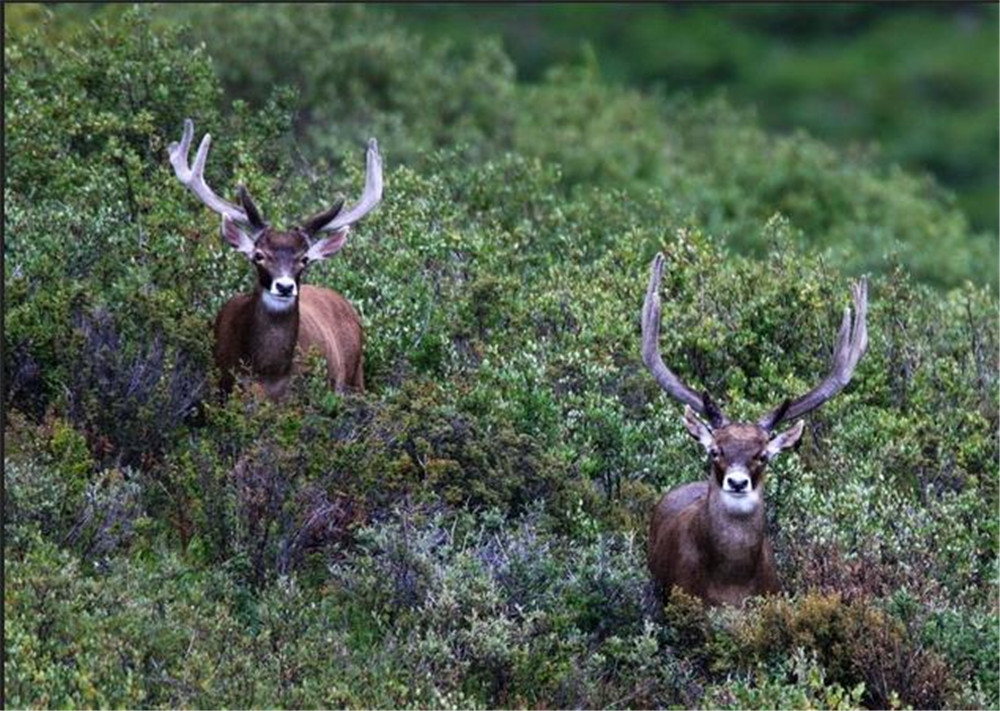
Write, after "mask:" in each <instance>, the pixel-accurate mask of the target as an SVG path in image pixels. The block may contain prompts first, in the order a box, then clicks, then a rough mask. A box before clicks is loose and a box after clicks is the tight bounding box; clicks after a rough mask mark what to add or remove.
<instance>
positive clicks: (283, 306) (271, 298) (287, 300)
mask: <svg viewBox="0 0 1000 711" xmlns="http://www.w3.org/2000/svg"><path fill="white" fill-rule="evenodd" d="M261 298H262V299H263V300H264V308H266V309H267V310H268V311H288V309H290V308H292V307H293V306H295V297H294V296H278V295H277V294H275V293H273V292H272V291H265V292H264V293H263V294H261Z"/></svg>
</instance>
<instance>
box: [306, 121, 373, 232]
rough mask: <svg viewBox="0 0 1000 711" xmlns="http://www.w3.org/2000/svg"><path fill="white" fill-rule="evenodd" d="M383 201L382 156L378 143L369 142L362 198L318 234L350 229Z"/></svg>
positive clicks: (320, 229) (324, 226) (323, 227)
mask: <svg viewBox="0 0 1000 711" xmlns="http://www.w3.org/2000/svg"><path fill="white" fill-rule="evenodd" d="M380 200H382V155H381V154H380V153H379V152H378V141H376V140H375V139H374V138H371V139H369V140H368V152H367V156H366V160H365V190H364V192H363V193H362V194H361V198H360V199H359V200H358V201H357V202H356V203H355V204H353V205H351V208H350V209H349V210H347V211H346V212H341V213H340V214H338V215H337V216H336V217H335V218H333V219H332V220H331V221H330V222H328V223H327V224H325V225H323V226H322V227H320V228H318V229H317V230H316V231H317V232H333V231H335V230H339V229H342V228H344V227H350V226H351V225H353V224H354V223H355V222H357V221H358V220H360V219H361V218H362V217H364V216H365V215H367V214H368V213H369V212H371V211H372V209H373V208H374V207H375V206H376V205H378V204H379V201H380Z"/></svg>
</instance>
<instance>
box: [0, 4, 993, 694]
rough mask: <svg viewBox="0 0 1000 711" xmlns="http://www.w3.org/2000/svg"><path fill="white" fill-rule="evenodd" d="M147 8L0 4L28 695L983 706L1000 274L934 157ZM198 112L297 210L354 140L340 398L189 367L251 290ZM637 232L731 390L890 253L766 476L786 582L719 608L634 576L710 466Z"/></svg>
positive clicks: (19, 606) (16, 587) (783, 380)
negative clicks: (363, 206) (111, 12)
mask: <svg viewBox="0 0 1000 711" xmlns="http://www.w3.org/2000/svg"><path fill="white" fill-rule="evenodd" d="M60 12H62V11H56V16H57V18H58V16H59V13H60ZM171 12H175V10H169V11H168V9H167V8H159V9H155V10H150V9H149V8H145V7H140V8H138V9H129V10H128V11H127V12H124V13H122V14H121V16H120V17H114V18H112V19H107V20H102V21H99V22H95V23H92V24H73V23H59V22H53V23H51V24H48V25H39V26H37V27H34V26H33V23H22V24H19V25H16V26H15V25H14V24H12V25H10V26H6V27H5V59H6V70H5V71H6V76H5V81H6V96H5V103H4V112H5V120H6V124H5V147H6V151H5V161H6V164H5V169H6V170H5V174H6V182H5V185H4V202H5V225H4V228H5V229H4V232H5V244H4V256H5V260H4V286H5V307H4V310H5V314H4V316H5V330H4V356H3V377H4V382H5V383H6V388H5V391H4V411H5V416H6V417H5V431H4V434H5V444H6V447H5V462H4V465H5V466H4V484H5V498H4V515H5V526H6V528H5V546H6V548H5V551H4V553H5V566H6V567H5V572H6V585H5V599H4V605H5V615H6V619H5V626H6V629H5V633H6V634H5V638H6V649H5V651H6V657H5V684H6V687H5V692H6V702H7V704H8V705H9V706H10V707H26V706H31V707H56V706H60V707H64V706H100V707H109V706H114V707H164V708H174V707H185V708H217V707H296V708H301V707H369V708H370V707H400V706H405V707H461V708H483V707H496V706H503V707H529V706H530V707H542V706H545V707H590V708H598V707H601V708H603V707H636V708H639V707H664V706H685V707H711V708H771V707H795V708H820V707H822V708H854V707H869V708H885V707H902V706H907V705H909V706H912V707H915V708H939V707H996V706H997V705H998V704H1000V680H998V669H997V665H996V659H997V656H998V653H1000V639H998V630H997V624H998V615H997V595H998V576H997V553H998V538H997V537H998V519H997V515H996V511H997V505H998V502H1000V497H998V486H997V484H998V481H997V470H996V463H997V456H998V442H997V430H998V425H1000V418H998V406H997V397H996V393H997V365H998V364H997V351H998V332H997V331H998V323H997V317H996V316H997V307H998V304H997V298H996V295H995V291H994V288H995V286H996V284H997V274H996V271H995V270H991V269H984V268H983V267H982V264H983V260H985V259H987V258H991V257H989V255H988V254H986V253H985V251H984V249H983V247H982V245H983V241H982V240H978V239H976V238H975V237H974V236H973V235H972V234H971V233H970V230H969V228H968V224H967V222H966V220H965V218H964V216H963V215H962V214H961V213H960V212H958V211H957V210H956V209H955V207H954V206H953V205H952V204H951V203H950V202H949V201H948V200H946V199H944V198H943V197H942V194H941V191H940V190H939V188H938V187H937V186H936V185H935V184H934V183H933V182H932V181H930V180H929V179H927V178H916V177H913V176H912V175H910V174H908V173H905V172H902V171H900V170H898V169H892V168H885V167H884V166H882V165H881V164H879V163H878V162H877V161H876V160H875V159H874V158H873V157H871V156H868V157H866V156H861V155H845V154H843V153H840V152H838V151H836V150H834V149H832V148H830V147H828V146H827V145H825V144H823V143H821V142H819V141H817V140H814V139H813V138H810V137H809V136H807V135H805V134H803V133H797V134H792V135H783V136H776V135H772V134H770V133H768V132H767V131H765V130H763V129H762V128H761V127H760V126H759V124H758V123H757V121H756V119H755V118H754V117H753V116H752V115H751V114H749V113H747V112H746V111H742V110H739V109H737V108H734V107H732V106H729V105H727V104H726V103H725V102H722V101H720V100H715V101H709V102H699V101H694V100H691V99H684V98H676V97H654V96H651V95H648V94H645V93H641V92H639V91H634V90H629V89H624V88H621V87H618V86H614V85H609V84H606V83H604V82H603V81H601V80H600V79H599V74H598V73H597V72H596V71H595V68H594V67H593V66H587V65H586V64H584V65H583V66H570V67H565V68H562V69H560V70H557V71H553V72H551V74H550V75H549V76H548V77H547V78H546V80H545V81H544V82H542V83H540V84H536V85H524V84H521V83H519V82H518V81H517V80H516V78H515V76H514V72H513V69H512V64H511V61H510V60H509V58H508V57H506V56H505V55H504V53H503V51H502V49H501V48H500V46H499V44H498V43H496V42H482V43H480V44H478V45H476V46H475V47H474V48H471V49H467V50H463V49H460V48H454V47H449V46H447V45H442V44H435V43H427V42H426V41H424V40H422V39H420V38H419V37H417V36H414V35H412V34H410V33H409V32H407V31H404V30H403V29H401V27H400V26H399V25H396V24H394V23H393V21H391V20H390V19H387V18H386V16H384V15H383V14H380V13H374V12H372V11H370V10H369V9H367V8H363V7H340V6H316V7H314V8H313V10H312V12H311V14H310V16H309V21H308V22H305V21H303V19H301V15H299V14H297V8H294V7H291V6H280V7H270V8H267V12H265V11H264V10H262V9H259V8H258V7H251V6H187V7H185V8H184V10H183V12H184V13H185V14H186V19H187V20H188V21H189V22H190V29H183V28H179V26H178V25H177V23H176V16H174V15H171V14H170V13H171ZM176 12H180V10H177V11H176ZM265 30H266V31H265ZM223 37H224V38H225V41H224V42H223V41H222V38H223ZM285 86H289V87H292V88H284V87H285ZM185 117H191V118H193V119H194V121H195V125H196V130H197V131H198V132H199V134H200V133H201V132H210V133H211V134H212V135H213V137H214V142H213V148H212V154H211V156H210V159H209V166H208V169H207V177H208V180H209V182H210V183H211V184H212V185H214V186H216V187H217V189H219V190H220V191H223V192H226V193H231V192H232V191H233V190H234V188H235V186H236V185H237V183H239V182H245V183H246V184H247V185H248V186H250V188H251V190H252V191H253V193H254V196H255V198H256V199H257V201H258V203H259V204H260V205H261V206H262V207H263V209H264V210H265V212H266V213H267V215H268V216H270V217H271V219H272V220H273V221H274V222H276V223H278V224H286V225H288V224H292V223H293V222H294V220H295V219H297V218H299V217H301V216H304V215H307V214H312V213H313V212H315V211H317V210H318V209H320V208H322V207H325V206H326V205H327V204H328V203H329V202H330V200H331V198H332V197H334V196H335V195H337V194H343V195H345V196H347V197H348V199H349V200H350V199H352V198H353V197H354V196H355V195H356V194H357V191H358V190H359V188H360V186H361V184H362V181H363V171H364V165H363V147H364V141H365V139H367V138H368V137H369V136H377V137H378V139H379V144H380V146H381V148H382V151H383V154H384V156H385V163H386V191H385V198H384V200H383V202H382V204H381V205H380V206H379V208H378V209H377V210H376V211H375V212H374V213H373V214H372V215H370V216H369V217H367V218H366V219H365V221H364V222H363V223H362V224H361V225H360V226H359V227H358V228H357V229H356V230H355V231H353V233H352V236H351V239H350V241H349V243H348V245H347V247H346V248H345V249H344V250H343V251H342V252H341V253H340V254H339V255H338V256H337V258H336V259H335V260H333V261H331V262H330V263H329V264H326V265H321V266H319V267H317V268H314V270H313V271H312V272H311V273H310V277H311V280H312V282H313V283H318V284H323V285H327V286H330V287H332V288H335V289H337V290H338V291H340V292H341V293H343V294H344V295H345V296H346V297H347V298H348V299H350V300H351V302H352V303H354V304H355V305H356V307H357V308H358V310H359V312H360V313H361V314H362V318H363V321H364V324H365V328H366V346H365V365H366V382H367V383H368V386H369V390H368V392H366V393H365V394H363V395H349V396H340V395H335V394H333V393H331V392H330V391H329V390H328V389H327V388H326V385H325V383H324V378H323V374H322V372H321V369H320V368H318V367H315V368H312V369H310V370H308V372H307V373H305V374H304V375H303V376H302V377H300V378H298V379H297V380H296V382H295V392H294V393H293V395H292V396H291V397H289V398H288V400H287V401H286V402H284V403H281V404H279V405H275V404H272V403H266V402H261V401H258V400H256V399H254V398H253V397H252V396H250V395H249V394H247V395H237V396H235V397H233V398H231V399H230V400H229V401H228V402H226V403H224V404H222V403H219V402H218V401H217V399H216V398H215V397H214V392H215V381H216V378H217V373H214V372H213V370H212V368H211V359H210V346H211V344H210V339H209V338H208V334H209V333H210V324H211V321H212V319H213V317H214V314H215V313H216V311H217V309H218V308H219V307H220V306H221V304H222V303H223V302H224V301H225V300H226V299H227V298H229V297H230V296H231V295H233V294H235V293H238V292H240V291H241V290H245V289H246V288H247V287H248V285H249V283H250V274H249V269H248V268H247V265H246V263H245V261H244V260H243V259H242V258H240V256H239V255H237V254H235V253H233V252H232V250H230V249H229V248H227V247H225V246H224V245H223V244H222V242H221V240H220V238H219V235H218V219H217V217H215V216H214V215H212V214H210V213H209V212H208V211H207V210H205V209H204V208H203V207H202V206H201V205H200V204H199V203H198V202H197V200H195V199H194V198H193V197H192V196H191V195H190V193H188V192H187V191H186V190H185V189H184V188H183V187H182V186H181V185H179V184H178V182H177V181H176V179H175V178H174V176H173V173H172V171H171V168H170V165H169V163H168V161H167V157H166V146H167V145H168V144H169V143H170V142H171V141H174V140H177V139H178V138H179V136H180V132H181V125H182V120H183V119H184V118H185ZM657 251H663V252H664V253H665V254H666V255H667V259H668V268H667V273H666V275H665V277H664V287H663V302H664V329H663V331H664V333H663V337H662V339H661V348H662V350H663V353H664V357H665V359H666V360H667V361H668V362H669V363H671V364H672V365H673V366H674V367H675V368H676V370H677V371H678V373H679V374H680V375H681V376H682V377H683V378H684V379H685V380H688V381H689V382H691V383H692V384H695V385H697V386H698V387H704V388H707V389H709V390H711V391H712V392H713V393H714V394H716V396H717V398H718V399H719V400H720V401H721V403H722V404H723V406H724V407H725V408H726V410H727V412H729V413H731V414H732V415H733V416H735V417H742V418H750V417H754V416H756V415H757V414H759V413H760V412H761V411H762V409H763V408H765V407H768V406H770V405H773V404H774V403H776V402H778V401H780V400H781V399H782V398H783V397H786V396H788V395H791V394H797V393H799V392H801V391H804V390H805V389H807V388H809V387H811V385H813V384H814V382H815V381H816V379H817V378H818V377H820V376H821V375H822V374H823V373H824V372H825V369H826V368H827V365H828V361H829V354H830V349H831V345H832V340H833V337H834V334H835V331H836V326H837V324H838V323H839V317H840V314H841V311H842V309H843V307H844V306H845V305H846V303H847V298H848V294H849V283H850V279H851V277H852V276H854V275H857V274H860V273H863V272H867V273H869V274H870V275H871V276H870V295H871V306H870V312H869V332H870V346H869V350H868V353H867V355H866V356H865V358H864V360H863V361H862V362H861V365H860V366H859V368H858V371H857V373H856V375H855V379H854V383H853V384H852V385H851V386H850V387H849V388H848V390H847V391H846V392H845V393H844V394H842V395H841V396H840V397H839V398H837V399H835V400H834V401H832V402H830V403H829V404H827V405H826V406H825V407H824V408H823V409H821V410H820V411H818V412H817V413H815V414H813V415H811V416H810V417H809V418H808V423H807V428H806V435H805V436H804V443H803V446H802V447H801V448H800V449H799V451H798V454H797V455H790V456H788V457H787V458H786V459H785V460H784V461H781V462H779V463H777V466H776V467H775V468H774V470H773V471H772V472H771V475H770V482H769V493H768V502H769V510H768V513H769V528H770V530H771V535H772V537H773V540H774V543H775V547H776V554H777V558H778V566H779V574H780V575H781V578H782V580H783V583H784V585H785V589H786V591H785V593H784V594H783V595H782V596H780V597H775V598H771V599H767V600H757V601H754V602H752V603H751V604H750V605H749V606H748V607H747V609H745V610H742V611H733V610H706V609H704V608H702V607H701V606H700V605H699V604H698V603H697V602H696V601H693V600H691V599H688V598H685V597H684V596H680V595H678V596H675V597H674V598H673V599H672V600H671V601H670V603H669V604H667V605H665V606H664V605H662V604H660V603H659V602H658V601H657V600H656V597H655V595H654V594H653V591H652V588H651V585H650V583H649V580H648V575H647V572H646V569H645V536H646V526H647V524H648V512H649V509H650V507H651V505H652V504H653V503H654V502H655V500H656V499H657V497H658V496H659V495H660V494H661V493H662V492H663V491H664V490H666V489H667V488H668V487H670V486H673V485H675V484H678V483H681V482H685V481H689V480H692V479H695V478H696V477H698V476H700V472H701V471H702V470H703V466H704V465H703V461H702V454H701V452H700V450H699V449H698V448H697V446H696V445H695V444H694V443H693V442H692V441H691V440H690V438H689V437H688V435H687V434H686V433H685V432H684V431H683V427H682V424H681V420H680V407H679V406H677V405H676V403H674V402H672V401H670V400H669V399H668V398H666V397H665V396H663V395H661V394H660V391H659V389H658V387H657V385H656V384H655V382H654V380H653V378H652V377H651V376H650V375H649V373H648V372H647V371H646V370H645V368H644V367H643V365H642V363H641V360H640V357H639V350H638V343H639V309H640V305H641V301H642V296H643V289H644V286H645V282H646V279H647V277H648V268H649V263H650V261H651V259H652V257H653V255H654V254H655V253H656V252H657ZM991 263H992V264H995V259H994V261H993V262H991Z"/></svg>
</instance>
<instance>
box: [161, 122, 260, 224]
mask: <svg viewBox="0 0 1000 711" xmlns="http://www.w3.org/2000/svg"><path fill="white" fill-rule="evenodd" d="M192 138H194V122H193V121H192V120H191V119H189V118H186V119H184V134H183V135H182V136H181V142H180V143H177V142H174V143H171V144H170V145H169V146H168V147H167V150H168V151H169V153H170V164H171V165H172V166H173V167H174V174H175V175H176V176H177V179H178V180H180V181H181V183H182V184H183V185H185V186H187V188H188V189H190V190H191V192H193V193H194V194H195V196H196V197H197V198H198V199H199V200H201V201H202V202H203V203H204V204H205V205H206V206H207V207H208V208H209V209H210V210H212V211H213V212H216V213H218V214H220V215H222V216H223V217H227V218H229V219H230V220H233V221H234V222H239V223H240V224H242V225H245V226H252V224H251V221H250V219H249V217H248V216H247V214H246V213H245V212H244V211H243V210H242V209H240V208H239V207H237V206H236V205H234V204H233V203H231V202H228V201H226V200H223V199H222V198H220V197H219V196H218V195H216V194H215V193H214V192H212V188H210V187H208V183H206V182H205V161H206V160H207V159H208V149H209V148H210V147H211V145H212V136H211V134H208V133H206V134H205V137H204V138H202V139H201V144H200V145H199V146H198V152H197V153H196V154H195V157H194V168H191V167H190V166H189V165H188V154H189V153H190V151H191V139H192Z"/></svg>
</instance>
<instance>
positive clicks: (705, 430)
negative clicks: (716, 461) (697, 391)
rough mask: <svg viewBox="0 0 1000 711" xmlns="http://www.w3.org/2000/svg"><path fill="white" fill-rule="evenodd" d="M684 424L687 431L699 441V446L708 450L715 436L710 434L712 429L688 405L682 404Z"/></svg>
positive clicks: (712, 444)
mask: <svg viewBox="0 0 1000 711" xmlns="http://www.w3.org/2000/svg"><path fill="white" fill-rule="evenodd" d="M684 426H685V427H686V428H687V431H688V433H689V434H690V435H691V436H692V437H694V438H695V439H696V440H698V441H699V442H701V446H702V447H704V448H705V449H706V450H710V449H712V447H714V446H715V438H714V437H713V436H712V430H711V429H709V427H708V425H706V424H705V423H704V422H702V421H701V420H700V419H699V418H698V416H697V415H696V414H695V413H694V410H692V409H691V406H690V405H685V406H684Z"/></svg>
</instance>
